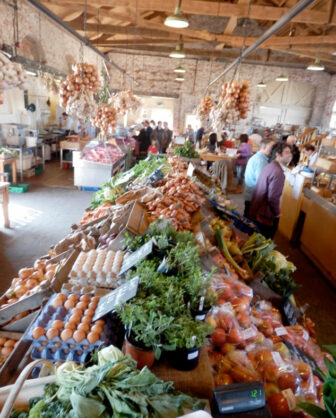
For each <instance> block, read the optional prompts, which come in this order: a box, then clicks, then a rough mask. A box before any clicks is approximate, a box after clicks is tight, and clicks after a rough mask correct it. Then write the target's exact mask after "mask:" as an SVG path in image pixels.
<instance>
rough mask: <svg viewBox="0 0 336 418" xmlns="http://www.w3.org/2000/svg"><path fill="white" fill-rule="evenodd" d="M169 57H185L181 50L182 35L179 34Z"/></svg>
mask: <svg viewBox="0 0 336 418" xmlns="http://www.w3.org/2000/svg"><path fill="white" fill-rule="evenodd" d="M169 56H170V58H178V59H181V58H185V53H184V50H183V42H182V36H181V35H180V41H179V43H178V44H177V45H176V48H175V49H174V51H172V52H171V53H170V54H169Z"/></svg>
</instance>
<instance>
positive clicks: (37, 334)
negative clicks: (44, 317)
mask: <svg viewBox="0 0 336 418" xmlns="http://www.w3.org/2000/svg"><path fill="white" fill-rule="evenodd" d="M42 335H44V329H43V328H42V327H36V328H34V329H33V332H32V336H33V338H35V339H38V338H40V337H42Z"/></svg>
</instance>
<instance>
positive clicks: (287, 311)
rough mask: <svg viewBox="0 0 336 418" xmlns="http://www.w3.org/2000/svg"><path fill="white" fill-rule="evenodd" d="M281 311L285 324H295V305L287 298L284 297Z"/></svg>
mask: <svg viewBox="0 0 336 418" xmlns="http://www.w3.org/2000/svg"><path fill="white" fill-rule="evenodd" d="M281 313H282V316H283V318H284V322H285V325H296V324H297V318H296V312H295V307H294V306H293V305H292V304H291V303H290V301H289V299H286V300H285V302H284V304H283V305H282V309H281Z"/></svg>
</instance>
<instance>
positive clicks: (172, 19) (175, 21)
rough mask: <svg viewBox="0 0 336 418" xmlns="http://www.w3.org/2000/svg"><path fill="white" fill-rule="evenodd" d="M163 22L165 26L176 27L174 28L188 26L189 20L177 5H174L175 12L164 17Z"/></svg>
mask: <svg viewBox="0 0 336 418" xmlns="http://www.w3.org/2000/svg"><path fill="white" fill-rule="evenodd" d="M164 24H165V25H166V26H169V27H170V28H176V29H184V28H187V27H188V26H189V22H188V20H187V18H186V17H185V16H184V15H183V13H182V12H181V10H180V7H179V6H177V7H176V9H175V12H174V14H173V15H172V16H168V17H167V18H166V20H165V21H164Z"/></svg>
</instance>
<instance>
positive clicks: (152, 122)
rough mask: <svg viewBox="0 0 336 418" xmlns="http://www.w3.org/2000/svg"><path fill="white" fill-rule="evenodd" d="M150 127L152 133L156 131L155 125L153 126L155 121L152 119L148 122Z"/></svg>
mask: <svg viewBox="0 0 336 418" xmlns="http://www.w3.org/2000/svg"><path fill="white" fill-rule="evenodd" d="M150 127H151V128H152V129H153V131H154V129H156V124H155V121H154V120H153V119H152V120H151V121H150Z"/></svg>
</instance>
